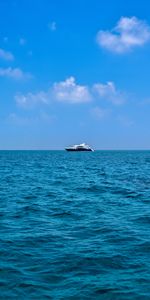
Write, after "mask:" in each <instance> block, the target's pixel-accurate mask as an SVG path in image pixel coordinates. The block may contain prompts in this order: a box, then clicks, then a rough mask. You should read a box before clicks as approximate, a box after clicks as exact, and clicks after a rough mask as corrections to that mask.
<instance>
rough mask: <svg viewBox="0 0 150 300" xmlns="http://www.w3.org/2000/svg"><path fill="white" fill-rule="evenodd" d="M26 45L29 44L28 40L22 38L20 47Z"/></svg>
mask: <svg viewBox="0 0 150 300" xmlns="http://www.w3.org/2000/svg"><path fill="white" fill-rule="evenodd" d="M26 43H27V41H26V39H24V38H20V40H19V44H20V46H24V45H25V44H26Z"/></svg>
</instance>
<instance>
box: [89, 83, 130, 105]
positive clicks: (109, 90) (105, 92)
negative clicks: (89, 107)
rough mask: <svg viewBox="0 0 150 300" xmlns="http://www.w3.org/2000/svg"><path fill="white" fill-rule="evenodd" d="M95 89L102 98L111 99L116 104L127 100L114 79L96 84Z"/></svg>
mask: <svg viewBox="0 0 150 300" xmlns="http://www.w3.org/2000/svg"><path fill="white" fill-rule="evenodd" d="M93 91H94V92H96V94H97V95H98V97H99V98H100V99H104V100H109V101H110V102H111V103H112V104H114V105H121V104H123V103H124V102H125V96H124V94H123V93H122V92H120V91H119V90H118V89H117V88H116V86H115V84H114V82H112V81H109V82H107V83H106V84H103V83H96V84H94V85H93Z"/></svg>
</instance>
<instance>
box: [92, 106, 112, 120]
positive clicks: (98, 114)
mask: <svg viewBox="0 0 150 300" xmlns="http://www.w3.org/2000/svg"><path fill="white" fill-rule="evenodd" d="M90 112H91V114H92V116H93V117H94V118H95V119H97V120H102V119H105V118H106V117H107V116H108V115H109V114H110V110H109V109H106V108H101V107H99V106H95V107H93V108H92V109H91V111H90Z"/></svg>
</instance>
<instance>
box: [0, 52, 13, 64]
mask: <svg viewBox="0 0 150 300" xmlns="http://www.w3.org/2000/svg"><path fill="white" fill-rule="evenodd" d="M0 58H1V59H4V60H8V61H12V60H14V56H13V54H12V53H11V52H8V51H5V50H4V49H0Z"/></svg>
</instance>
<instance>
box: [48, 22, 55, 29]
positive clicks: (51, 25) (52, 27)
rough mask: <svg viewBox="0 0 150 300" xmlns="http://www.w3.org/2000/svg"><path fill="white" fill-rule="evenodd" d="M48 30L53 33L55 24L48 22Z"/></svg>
mask: <svg viewBox="0 0 150 300" xmlns="http://www.w3.org/2000/svg"><path fill="white" fill-rule="evenodd" d="M48 28H49V29H50V30H51V31H55V30H56V22H54V21H53V22H50V23H48Z"/></svg>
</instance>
